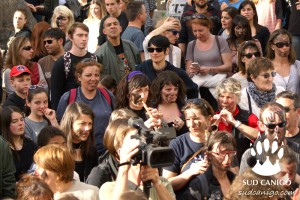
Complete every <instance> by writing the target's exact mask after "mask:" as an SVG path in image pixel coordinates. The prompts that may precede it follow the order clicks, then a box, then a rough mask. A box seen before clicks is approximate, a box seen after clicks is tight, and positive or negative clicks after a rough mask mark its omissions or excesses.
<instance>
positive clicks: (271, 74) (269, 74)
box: [258, 72, 276, 79]
mask: <svg viewBox="0 0 300 200" xmlns="http://www.w3.org/2000/svg"><path fill="white" fill-rule="evenodd" d="M258 76H263V77H264V78H265V79H268V78H270V76H272V77H273V78H274V77H275V76H276V72H271V73H265V74H262V75H258Z"/></svg>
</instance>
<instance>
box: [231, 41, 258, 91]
mask: <svg viewBox="0 0 300 200" xmlns="http://www.w3.org/2000/svg"><path fill="white" fill-rule="evenodd" d="M237 56H238V60H237V66H238V72H237V73H235V74H233V75H232V78H235V79H236V80H238V81H240V83H241V86H242V89H244V88H245V87H247V86H248V80H247V73H246V72H247V69H248V66H249V62H250V61H251V60H253V59H255V58H258V57H261V49H259V47H258V46H257V44H256V42H254V41H253V40H252V41H246V42H244V43H242V44H241V46H240V47H239V51H238V54H237Z"/></svg>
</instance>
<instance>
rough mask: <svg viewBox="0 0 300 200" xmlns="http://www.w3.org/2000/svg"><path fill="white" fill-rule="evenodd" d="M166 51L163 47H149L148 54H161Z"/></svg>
mask: <svg viewBox="0 0 300 200" xmlns="http://www.w3.org/2000/svg"><path fill="white" fill-rule="evenodd" d="M165 49H166V48H162V47H157V48H152V47H149V48H148V52H150V53H153V52H154V51H156V52H157V53H160V52H162V51H164V50H165Z"/></svg>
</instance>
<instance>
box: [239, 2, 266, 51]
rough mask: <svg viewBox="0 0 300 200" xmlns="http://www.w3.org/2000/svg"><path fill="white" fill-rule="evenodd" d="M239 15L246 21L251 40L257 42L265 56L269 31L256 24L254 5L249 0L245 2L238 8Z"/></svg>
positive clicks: (256, 17)
mask: <svg viewBox="0 0 300 200" xmlns="http://www.w3.org/2000/svg"><path fill="white" fill-rule="evenodd" d="M239 14H240V15H243V16H245V17H246V18H247V19H248V21H249V24H250V27H251V35H252V37H253V38H255V39H258V40H259V42H260V44H261V47H262V52H263V54H264V55H265V54H266V52H265V48H266V46H267V42H268V39H269V36H270V31H269V29H268V28H267V27H265V26H262V25H260V24H258V15H257V11H256V7H255V4H254V3H253V2H252V1H250V0H245V1H244V2H242V3H241V5H240V7H239Z"/></svg>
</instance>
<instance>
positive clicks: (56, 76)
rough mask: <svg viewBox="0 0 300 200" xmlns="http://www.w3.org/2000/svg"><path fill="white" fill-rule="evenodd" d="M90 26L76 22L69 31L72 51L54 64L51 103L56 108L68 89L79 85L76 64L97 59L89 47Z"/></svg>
mask: <svg viewBox="0 0 300 200" xmlns="http://www.w3.org/2000/svg"><path fill="white" fill-rule="evenodd" d="M88 34H89V28H88V27H87V26H86V25H85V24H83V23H80V22H75V23H74V24H73V25H72V26H71V27H70V29H69V31H68V36H69V38H70V41H71V42H72V48H71V50H70V51H67V52H65V54H64V55H63V56H61V57H60V58H59V59H57V61H56V62H55V63H54V64H53V69H52V74H51V103H52V108H53V109H55V110H56V108H57V105H58V102H59V100H60V97H61V96H62V95H63V94H64V93H65V92H67V91H69V90H70V89H73V88H77V87H78V83H77V82H76V78H75V66H76V64H77V63H79V62H81V61H82V60H83V59H85V58H92V59H95V60H96V56H95V55H93V54H91V53H89V52H88V51H87V50H86V48H87V43H88Z"/></svg>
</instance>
